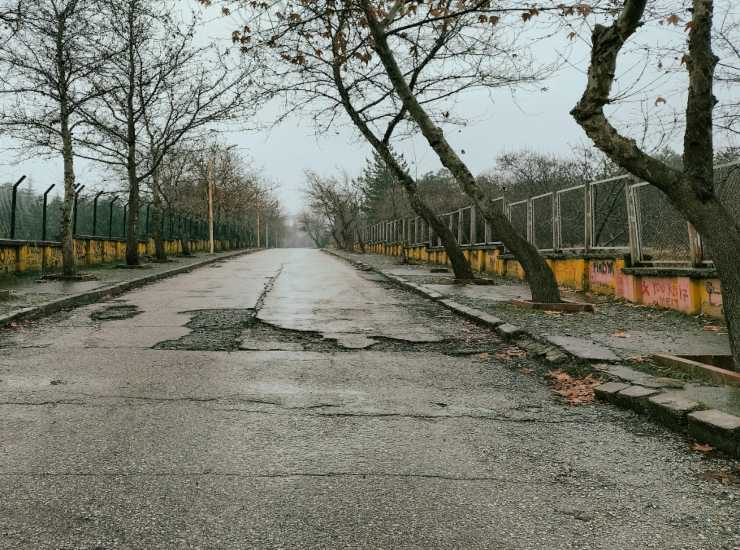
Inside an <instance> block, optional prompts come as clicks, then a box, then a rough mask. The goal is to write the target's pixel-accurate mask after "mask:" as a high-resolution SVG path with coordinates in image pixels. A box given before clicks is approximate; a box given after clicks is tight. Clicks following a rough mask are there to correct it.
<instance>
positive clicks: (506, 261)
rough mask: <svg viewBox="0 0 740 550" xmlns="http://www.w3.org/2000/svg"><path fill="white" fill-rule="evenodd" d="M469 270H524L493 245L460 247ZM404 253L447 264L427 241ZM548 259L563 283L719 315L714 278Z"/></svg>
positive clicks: (376, 248) (397, 248)
mask: <svg viewBox="0 0 740 550" xmlns="http://www.w3.org/2000/svg"><path fill="white" fill-rule="evenodd" d="M368 250H370V251H371V252H373V253H376V254H385V255H391V256H399V255H400V254H401V251H402V246H401V245H384V244H374V245H370V246H369V247H368ZM464 252H465V256H466V257H467V258H468V261H470V264H471V266H472V267H473V269H474V270H476V271H479V272H484V273H491V274H494V275H498V276H502V277H512V278H516V279H520V280H523V279H524V270H523V269H522V267H521V265H520V264H519V262H518V261H517V260H515V259H513V258H511V257H502V256H501V253H500V251H499V250H498V249H493V250H486V249H481V250H475V249H470V250H465V251H464ZM406 254H407V255H408V257H410V258H413V259H415V260H418V261H421V262H427V263H432V264H439V265H449V262H448V260H447V254H446V253H445V251H444V250H443V249H437V248H435V249H428V248H427V247H426V246H412V247H407V248H406ZM547 262H548V264H550V267H551V268H552V270H553V272H554V273H555V277H556V279H557V281H558V284H560V285H561V286H563V287H567V288H572V289H574V290H582V291H588V292H592V293H594V294H604V295H609V296H615V297H617V298H621V299H624V300H627V301H629V302H633V303H639V304H647V305H652V306H655V307H660V308H669V309H675V310H678V311H682V312H684V313H687V314H691V315H697V314H704V315H708V316H711V317H718V318H721V317H722V315H723V314H722V289H721V286H720V282H719V279H690V278H689V277H686V276H674V275H672V276H658V277H655V276H653V277H647V276H639V275H631V274H625V273H623V271H622V270H623V269H624V267H625V262H624V259H623V258H611V257H592V256H584V257H577V256H575V257H571V256H569V257H563V258H549V259H548V260H547Z"/></svg>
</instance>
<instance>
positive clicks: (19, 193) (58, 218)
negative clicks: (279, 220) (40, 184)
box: [0, 184, 255, 244]
mask: <svg viewBox="0 0 740 550" xmlns="http://www.w3.org/2000/svg"><path fill="white" fill-rule="evenodd" d="M13 187H14V185H13V184H0V239H15V240H23V241H41V240H46V241H60V240H61V233H62V206H63V202H62V199H61V198H60V197H59V196H55V197H53V198H51V200H48V201H47V203H46V205H44V196H43V195H41V194H38V193H36V192H34V191H33V190H32V189H29V188H25V187H19V188H17V189H15V192H14V189H13ZM14 194H15V200H13V195H14ZM96 197H97V200H96ZM44 206H46V208H44ZM73 215H74V219H73V220H74V221H73V229H74V234H75V236H76V237H97V238H112V239H124V238H125V237H126V222H127V218H128V216H130V212H129V210H128V205H127V203H125V202H124V201H123V200H121V197H120V196H119V195H118V194H115V193H99V194H97V195H90V196H85V197H82V196H80V197H79V198H78V200H77V202H76V208H75V209H74V211H73ZM153 218H154V215H153V206H152V204H151V203H148V202H145V203H144V204H142V205H141V208H140V209H139V223H138V226H137V231H138V237H139V238H140V239H141V240H147V239H149V238H150V237H151V236H152V234H153V232H154V227H153V223H154V222H153ZM161 224H162V225H161V227H160V231H161V234H162V236H163V237H164V238H165V239H176V238H180V237H181V236H182V235H184V234H187V235H189V236H190V237H191V238H193V239H206V238H208V227H207V222H206V221H205V219H203V218H201V217H198V216H194V215H193V214H192V213H190V212H183V211H177V210H173V209H163V210H162V212H161ZM214 229H215V236H216V238H217V239H239V240H241V241H243V242H247V243H250V244H251V243H252V242H253V241H254V235H255V228H253V227H251V220H245V219H231V218H223V217H220V218H219V217H217V219H216V221H215V223H214Z"/></svg>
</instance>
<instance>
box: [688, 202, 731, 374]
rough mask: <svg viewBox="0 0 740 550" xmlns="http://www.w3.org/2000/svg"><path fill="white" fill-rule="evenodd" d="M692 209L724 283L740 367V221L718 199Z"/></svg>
mask: <svg viewBox="0 0 740 550" xmlns="http://www.w3.org/2000/svg"><path fill="white" fill-rule="evenodd" d="M690 211H691V213H692V216H691V223H692V224H693V225H694V227H695V228H696V229H697V231H698V232H699V233H700V234H701V235H702V240H703V241H704V244H705V246H706V249H707V252H708V254H709V256H710V257H711V259H712V260H713V261H714V265H715V267H716V268H717V273H718V275H719V278H720V281H721V283H722V311H723V312H724V314H725V321H726V322H727V333H728V335H729V338H730V349H731V350H732V357H733V359H734V362H735V365H736V366H737V367H738V368H740V224H738V220H737V217H736V216H733V215H732V214H731V213H730V212H728V210H727V208H724V207H723V206H722V205H721V204H720V203H719V201H718V200H716V199H712V200H710V201H707V202H706V203H704V204H696V205H695V206H694V207H693V208H691V210H690ZM694 211H695V213H694Z"/></svg>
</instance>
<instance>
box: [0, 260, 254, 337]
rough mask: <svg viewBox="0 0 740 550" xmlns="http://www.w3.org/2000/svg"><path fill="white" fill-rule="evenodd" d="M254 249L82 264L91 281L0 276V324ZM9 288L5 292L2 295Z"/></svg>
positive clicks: (115, 291) (33, 315)
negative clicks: (129, 264) (134, 265)
mask: <svg viewBox="0 0 740 550" xmlns="http://www.w3.org/2000/svg"><path fill="white" fill-rule="evenodd" d="M253 251H254V250H238V251H228V252H218V253H216V254H207V253H206V254H204V253H197V254H194V255H193V256H189V257H171V258H170V260H169V261H167V262H166V263H144V264H142V267H141V268H139V269H122V268H120V267H117V266H118V265H120V264H103V265H97V266H91V267H85V268H83V269H81V271H82V272H83V273H85V274H90V275H93V276H94V277H95V280H91V281H57V280H48V281H46V280H41V279H39V275H40V274H39V273H28V274H22V275H15V276H7V277H0V327H2V326H3V325H6V324H9V323H11V322H13V321H14V320H16V318H18V320H20V318H32V317H39V316H42V315H45V314H48V313H52V312H54V311H58V310H59V309H64V308H65V307H72V306H74V305H78V302H79V303H89V302H92V301H95V299H96V297H97V296H99V295H102V294H108V293H111V294H115V293H120V292H123V291H125V290H128V289H129V288H133V287H135V286H139V285H142V284H146V283H148V282H152V281H154V280H157V279H162V278H166V277H169V276H171V275H177V274H178V273H182V272H184V271H187V270H189V269H192V268H196V267H199V266H202V265H207V264H209V263H213V262H217V261H219V260H223V259H227V258H230V257H232V256H238V255H241V254H245V253H247V252H253ZM5 291H9V293H10V294H9V296H7V297H4V296H2V295H3V294H5Z"/></svg>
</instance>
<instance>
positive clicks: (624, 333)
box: [612, 330, 629, 338]
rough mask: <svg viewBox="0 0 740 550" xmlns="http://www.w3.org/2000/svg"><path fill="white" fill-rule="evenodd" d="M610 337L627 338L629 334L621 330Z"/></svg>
mask: <svg viewBox="0 0 740 550" xmlns="http://www.w3.org/2000/svg"><path fill="white" fill-rule="evenodd" d="M612 336H616V337H617V338H629V334H627V333H626V332H624V331H623V330H618V331H617V332H615V333H614V334H612Z"/></svg>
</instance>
